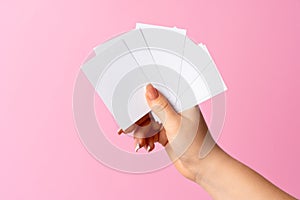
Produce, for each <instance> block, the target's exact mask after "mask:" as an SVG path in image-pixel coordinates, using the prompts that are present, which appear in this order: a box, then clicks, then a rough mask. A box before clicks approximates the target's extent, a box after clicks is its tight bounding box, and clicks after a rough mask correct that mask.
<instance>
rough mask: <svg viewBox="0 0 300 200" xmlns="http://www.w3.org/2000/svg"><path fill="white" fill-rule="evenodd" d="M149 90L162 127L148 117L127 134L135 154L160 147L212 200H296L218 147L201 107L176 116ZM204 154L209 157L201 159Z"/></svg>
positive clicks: (156, 92) (166, 104) (147, 96)
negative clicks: (141, 149) (158, 144)
mask: <svg viewBox="0 0 300 200" xmlns="http://www.w3.org/2000/svg"><path fill="white" fill-rule="evenodd" d="M146 90H147V91H146V99H147V102H148V105H149V107H150V108H151V110H152V112H153V113H155V115H157V116H158V118H159V119H160V121H161V122H162V124H160V123H157V122H156V121H155V120H154V118H153V116H152V115H151V114H147V115H145V116H144V117H143V118H142V119H141V120H139V121H138V122H137V123H136V124H135V125H133V126H131V127H130V128H128V129H127V130H125V133H129V132H132V131H133V132H134V140H135V144H136V151H138V149H139V148H141V147H145V148H146V149H147V150H148V151H152V150H153V149H154V147H155V143H156V142H159V143H161V144H162V145H163V146H164V147H165V150H166V151H167V153H168V155H169V157H170V158H171V160H172V161H173V163H174V165H175V167H176V168H177V170H178V171H179V172H180V173H181V174H182V175H183V176H185V177H186V178H188V179H190V180H192V181H195V182H196V183H197V184H199V185H200V186H202V187H203V188H204V189H205V190H206V191H207V192H208V193H209V194H210V195H211V196H212V198H213V199H222V200H224V199H249V200H254V199H287V200H290V199H295V198H293V197H292V196H290V195H289V194H287V193H285V192H284V191H282V190H280V189H279V188H278V187H276V186H275V185H273V184H272V183H270V182H269V181H268V180H266V179H265V178H264V177H262V176H261V175H260V174H258V173H256V172H255V171H254V170H252V169H250V168H249V167H247V166H246V165H244V164H242V163H240V162H239V161H237V160H235V159H234V158H232V157H231V156H229V155H228V154H227V153H225V152H224V151H223V150H222V149H221V148H220V147H219V146H218V145H215V143H214V141H213V139H212V137H211V136H210V133H209V131H208V128H207V125H206V123H205V121H204V119H203V116H202V114H201V112H200V109H199V107H198V106H195V107H192V108H190V109H188V110H185V111H183V112H182V113H176V112H175V110H174V109H173V107H172V106H171V105H170V103H169V102H168V101H167V99H166V98H165V97H164V96H163V95H162V94H161V93H159V91H157V90H156V89H155V88H154V87H153V86H152V85H148V86H147V88H146ZM207 144H209V145H208V146H209V147H208V150H209V151H208V152H207ZM203 147H204V148H203ZM210 147H213V148H210ZM203 151H204V155H206V154H207V153H209V154H208V155H207V156H205V157H202V156H201V155H202V154H201V153H203ZM205 151H206V152H205Z"/></svg>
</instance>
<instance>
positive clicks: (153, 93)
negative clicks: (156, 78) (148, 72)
mask: <svg viewBox="0 0 300 200" xmlns="http://www.w3.org/2000/svg"><path fill="white" fill-rule="evenodd" d="M146 91H147V93H146V95H147V97H148V98H149V99H150V100H154V99H156V98H157V97H158V91H157V89H156V88H155V87H153V85H151V84H148V85H147V87H146Z"/></svg>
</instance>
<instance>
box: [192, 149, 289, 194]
mask: <svg viewBox="0 0 300 200" xmlns="http://www.w3.org/2000/svg"><path fill="white" fill-rule="evenodd" d="M199 162H200V164H199V165H198V166H201V169H200V170H199V174H198V176H197V179H196V182H197V183H198V184H199V185H200V186H202V187H203V188H204V189H205V190H206V191H207V192H208V193H209V194H210V195H211V196H212V197H213V199H215V200H220V199H222V200H227V199H230V200H232V199H242V200H244V199H249V200H256V199H294V198H293V197H291V196H290V195H288V194H287V193H285V192H283V191H282V190H280V189H279V188H277V187H276V186H275V185H273V184H272V183H270V182H269V181H268V180H266V179H265V178H264V177H262V176H261V175H259V174H258V173H256V172H255V171H253V170H252V169H250V168H249V167H247V166H246V165H244V164H242V163H240V162H239V161H237V160H235V159H233V158H232V157H231V156H229V155H228V154H226V153H225V152H224V151H223V150H222V149H221V148H220V147H219V146H217V145H216V146H215V147H214V148H213V150H212V151H211V152H210V154H209V155H208V156H207V157H206V158H204V159H203V160H201V161H199Z"/></svg>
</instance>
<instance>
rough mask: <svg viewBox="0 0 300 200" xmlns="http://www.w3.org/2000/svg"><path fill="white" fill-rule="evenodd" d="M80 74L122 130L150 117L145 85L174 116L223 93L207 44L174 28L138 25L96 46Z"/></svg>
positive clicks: (223, 88) (221, 82)
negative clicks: (167, 103)
mask: <svg viewBox="0 0 300 200" xmlns="http://www.w3.org/2000/svg"><path fill="white" fill-rule="evenodd" d="M81 69H82V70H83V72H84V74H85V75H86V77H87V78H88V80H89V81H90V82H91V84H92V85H93V87H94V88H95V90H96V92H97V93H98V94H99V96H100V97H101V99H102V100H103V102H104V104H105V105H106V106H107V108H108V109H109V111H110V112H111V114H112V115H113V116H114V118H115V120H116V122H117V123H118V125H119V126H120V128H122V129H123V130H125V129H126V128H128V127H129V126H130V125H132V124H133V123H134V122H136V121H138V120H139V119H140V118H141V117H142V116H144V115H145V114H147V113H148V112H150V108H149V107H148V105H147V102H146V99H145V86H146V85H147V84H149V83H152V84H153V85H154V86H155V87H156V88H157V89H158V90H159V91H160V92H161V93H162V94H164V96H165V97H166V98H167V99H168V100H169V101H170V103H171V104H172V105H173V107H174V108H175V109H176V111H178V112H181V111H183V110H186V109H188V108H191V107H192V106H195V105H197V104H199V103H201V102H203V101H205V100H207V99H209V98H211V97H213V96H215V95H218V94H220V93H222V92H224V91H225V90H226V89H227V88H226V86H225V84H224V81H223V80H222V77H221V75H220V74H219V72H218V70H217V68H216V65H215V63H214V61H213V60H212V58H211V56H210V54H209V52H208V50H207V48H206V47H205V45H203V44H199V45H197V44H195V43H194V42H193V41H192V40H191V39H189V38H188V37H187V36H186V31H185V30H183V29H178V28H168V27H161V26H154V25H147V24H137V25H136V28H135V29H133V30H131V31H128V32H126V33H123V34H121V35H118V36H116V37H114V38H112V39H111V40H109V41H106V42H105V43H103V44H101V45H99V46H97V47H95V48H94V51H93V54H92V56H90V57H89V59H87V60H86V61H85V63H84V64H83V65H82V68H81Z"/></svg>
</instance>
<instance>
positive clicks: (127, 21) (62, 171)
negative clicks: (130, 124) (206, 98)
mask: <svg viewBox="0 0 300 200" xmlns="http://www.w3.org/2000/svg"><path fill="white" fill-rule="evenodd" d="M299 10H300V1H299V0H286V1H269V2H268V1H259V0H255V1H254V0H252V1H248V3H245V1H238V0H236V1H196V0H195V1H189V0H185V1H177V2H176V1H162V0H152V1H143V0H136V1H133V0H128V1H117V0H110V1H95V0H85V1H58V0H55V1H53V0H44V1H39V0H28V1H21V0H19V1H16V0H11V1H5V2H4V1H1V3H0V27H1V33H0V53H1V54H0V55H1V56H0V57H1V59H0V66H1V75H0V76H1V77H0V91H1V93H2V95H1V100H0V102H1V103H0V113H1V114H0V133H1V140H0V158H1V165H0V199H72V200H75V199H118V198H120V199H144V200H146V199H166V198H167V199H171V198H173V199H183V198H192V199H210V197H209V196H208V195H207V194H206V193H205V191H203V190H202V189H201V188H200V187H198V186H197V185H196V184H194V183H192V182H190V181H188V180H186V179H184V178H183V177H182V176H181V175H179V174H178V173H177V171H176V170H175V169H174V167H168V168H166V169H164V170H161V171H158V172H155V173H150V174H144V175H131V174H124V173H120V172H117V171H114V170H111V169H109V168H107V167H104V166H103V165H101V164H99V163H98V162H97V161H96V160H95V159H94V158H93V157H92V156H91V155H90V154H89V153H87V151H86V149H85V148H84V147H83V145H82V144H81V142H80V140H79V138H78V136H77V133H76V130H75V127H74V123H73V113H72V92H73V84H74V81H75V78H76V75H77V73H78V70H79V67H80V64H81V62H82V61H83V60H84V58H85V57H86V56H87V54H88V53H89V51H90V50H91V49H92V47H94V46H96V45H97V44H99V43H101V42H103V41H104V40H106V39H108V38H110V37H111V36H113V35H115V34H117V33H120V32H123V31H127V30H129V29H132V28H134V26H135V23H136V22H144V23H152V24H159V25H165V26H174V25H176V26H177V27H182V28H185V29H187V30H188V35H189V37H191V38H193V39H194V40H196V41H198V42H200V41H201V42H203V43H205V44H206V45H207V46H208V48H209V50H210V51H211V54H212V56H213V58H214V60H215V61H216V63H217V65H218V68H219V70H220V72H221V73H222V75H223V77H224V80H225V82H226V84H227V86H228V88H229V90H228V92H227V118H226V122H225V126H224V129H223V133H222V137H221V139H220V141H219V143H220V145H221V146H222V147H223V148H224V149H226V150H227V151H228V152H229V153H230V154H231V155H233V156H234V157H236V158H238V159H239V160H241V161H242V162H244V163H246V164H248V165H249V166H251V167H252V168H254V169H255V170H257V171H258V172H260V173H261V174H263V175H264V176H265V177H267V178H268V179H269V180H271V181H272V182H274V183H275V184H276V185H278V186H280V187H281V188H283V189H284V190H286V191H287V192H289V193H291V194H292V195H295V196H296V197H298V198H299V197H300V188H299V178H300V170H299V169H300V160H299V155H300V145H299V143H300V134H299V129H300V123H299V113H300V106H299V102H300V94H299V91H300V90H299V86H300V79H299V77H298V76H299V73H300V70H299V69H300V59H299V52H300V48H299V46H300V37H299V35H300V12H299ZM126 142H127V141H126Z"/></svg>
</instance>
